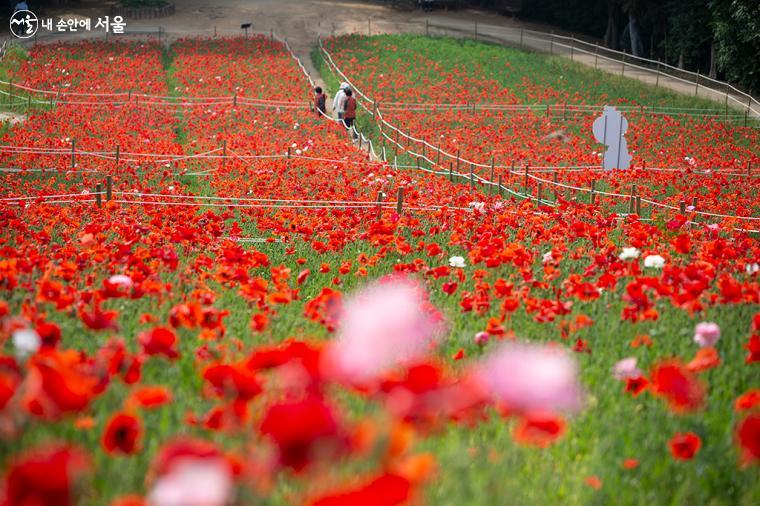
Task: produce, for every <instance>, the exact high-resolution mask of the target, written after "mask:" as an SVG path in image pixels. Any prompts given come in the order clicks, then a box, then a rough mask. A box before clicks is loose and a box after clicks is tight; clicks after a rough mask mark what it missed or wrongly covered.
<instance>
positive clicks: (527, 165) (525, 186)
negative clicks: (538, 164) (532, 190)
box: [523, 163, 529, 195]
mask: <svg viewBox="0 0 760 506" xmlns="http://www.w3.org/2000/svg"><path fill="white" fill-rule="evenodd" d="M528 167H529V164H527V163H526V164H525V184H524V185H523V193H524V194H525V195H527V194H528Z"/></svg>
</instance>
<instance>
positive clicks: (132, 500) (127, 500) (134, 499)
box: [108, 495, 148, 506]
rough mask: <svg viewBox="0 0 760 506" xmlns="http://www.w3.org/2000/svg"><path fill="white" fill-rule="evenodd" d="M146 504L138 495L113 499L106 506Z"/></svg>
mask: <svg viewBox="0 0 760 506" xmlns="http://www.w3.org/2000/svg"><path fill="white" fill-rule="evenodd" d="M147 504H148V503H147V502H145V499H143V498H142V497H140V496H139V495H127V496H124V497H119V498H117V499H114V500H113V501H111V503H110V504H109V505H108V506H147Z"/></svg>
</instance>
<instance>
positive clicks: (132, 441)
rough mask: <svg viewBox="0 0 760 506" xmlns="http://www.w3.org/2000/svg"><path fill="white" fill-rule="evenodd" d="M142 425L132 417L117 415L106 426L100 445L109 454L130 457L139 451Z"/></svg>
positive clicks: (125, 414)
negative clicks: (120, 454)
mask: <svg viewBox="0 0 760 506" xmlns="http://www.w3.org/2000/svg"><path fill="white" fill-rule="evenodd" d="M141 438H142V423H141V422H140V419H139V418H137V417H136V416H134V415H130V414H127V413H117V414H115V415H114V416H112V417H111V419H110V420H109V421H108V423H107V424H106V429H105V432H103V438H102V439H101V444H102V446H103V449H104V450H105V451H106V452H107V453H110V454H116V453H122V454H124V455H132V454H134V453H137V452H138V451H139V450H140V439H141Z"/></svg>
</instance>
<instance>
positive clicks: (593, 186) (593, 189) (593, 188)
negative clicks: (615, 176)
mask: <svg viewBox="0 0 760 506" xmlns="http://www.w3.org/2000/svg"><path fill="white" fill-rule="evenodd" d="M595 203H596V179H592V180H591V205H592V206H593V205H594V204H595Z"/></svg>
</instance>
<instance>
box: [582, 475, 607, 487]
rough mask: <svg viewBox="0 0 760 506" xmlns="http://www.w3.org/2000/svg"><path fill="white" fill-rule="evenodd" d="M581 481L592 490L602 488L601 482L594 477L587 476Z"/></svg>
mask: <svg viewBox="0 0 760 506" xmlns="http://www.w3.org/2000/svg"><path fill="white" fill-rule="evenodd" d="M583 481H584V482H585V483H586V485H588V486H589V487H591V488H593V489H594V490H600V489H601V488H602V480H601V479H600V478H599V477H598V476H596V475H591V476H587V477H586V478H585V479H584V480H583Z"/></svg>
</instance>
